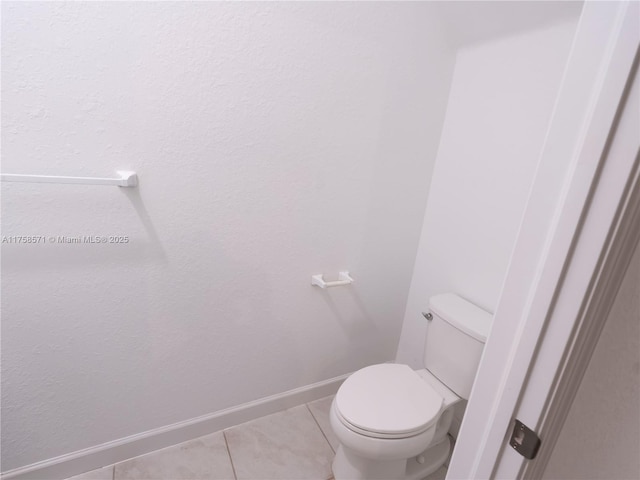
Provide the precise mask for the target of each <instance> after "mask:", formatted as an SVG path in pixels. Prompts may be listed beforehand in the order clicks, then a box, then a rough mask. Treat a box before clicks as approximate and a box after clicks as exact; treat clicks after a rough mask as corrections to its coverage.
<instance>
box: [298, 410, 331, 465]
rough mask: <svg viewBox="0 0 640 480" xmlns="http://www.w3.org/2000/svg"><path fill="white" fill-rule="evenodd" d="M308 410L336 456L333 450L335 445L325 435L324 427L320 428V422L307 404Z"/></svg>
mask: <svg viewBox="0 0 640 480" xmlns="http://www.w3.org/2000/svg"><path fill="white" fill-rule="evenodd" d="M305 405H306V407H307V410H309V413H310V414H311V418H313V421H314V422H316V425H317V426H318V428H319V429H320V433H322V436H323V437H324V439H325V440H326V441H327V443H328V444H329V448H330V449H331V451H332V452H333V453H334V454H335V453H336V451H335V450H334V449H333V445H331V442H330V441H329V439H328V438H327V435H326V434H325V433H324V430H322V427H321V426H320V423H319V422H318V419H317V418H316V416H315V415H314V414H313V411H312V410H311V407H309V404H308V403H305Z"/></svg>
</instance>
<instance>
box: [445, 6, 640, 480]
mask: <svg viewBox="0 0 640 480" xmlns="http://www.w3.org/2000/svg"><path fill="white" fill-rule="evenodd" d="M639 17H640V11H639V5H638V4H637V3H636V2H586V3H585V6H584V9H583V12H582V16H581V19H580V22H579V24H578V28H577V32H576V37H575V39H574V45H573V47H572V53H571V55H570V58H569V62H568V65H567V69H566V71H565V74H564V79H563V84H562V86H561V90H560V93H559V96H558V99H557V102H556V106H555V110H554V114H553V117H552V120H551V124H550V128H549V131H548V133H547V138H546V141H545V146H544V148H543V151H542V154H541V157H540V163H539V166H538V171H537V174H536V179H535V181H534V185H533V188H532V191H531V194H530V198H529V203H528V205H527V208H526V211H525V215H524V217H523V221H522V224H521V228H520V233H519V236H518V240H517V243H516V246H515V249H514V252H513V254H512V258H511V262H510V266H509V269H508V272H507V276H506V279H505V284H504V286H503V290H502V294H501V298H500V301H499V304H498V307H497V309H496V313H495V317H494V323H493V327H492V332H491V335H490V337H489V339H488V341H487V344H486V346H485V351H484V354H483V358H482V361H481V364H480V367H479V369H478V375H477V377H476V382H475V385H474V388H473V391H472V393H471V397H470V399H469V405H468V407H467V411H466V414H465V418H464V420H463V423H462V427H461V430H460V434H459V437H458V442H457V444H456V447H455V450H454V453H453V457H452V460H451V464H450V468H449V472H448V474H447V479H485V478H509V479H514V478H539V475H540V473H541V472H542V471H543V470H544V466H545V464H546V463H545V462H546V459H548V453H549V451H550V448H552V446H553V443H554V442H555V438H554V436H555V437H556V438H557V435H558V433H559V430H560V427H561V424H562V419H563V418H564V417H563V412H564V414H565V415H566V409H567V408H568V405H570V403H571V401H572V398H573V397H572V392H573V394H575V389H577V385H578V384H579V380H580V378H581V372H580V368H581V365H582V364H584V363H586V362H585V359H587V360H588V358H589V357H590V354H591V352H592V351H593V347H594V346H595V342H596V341H597V336H598V334H599V331H598V329H597V328H596V325H597V322H596V321H595V320H597V318H600V317H598V315H602V313H603V312H606V311H608V308H609V307H610V305H611V302H612V300H613V297H614V296H615V291H616V290H617V284H619V282H620V280H621V278H622V275H621V274H620V271H622V274H623V273H624V268H623V267H624V265H626V263H625V261H626V262H628V260H629V258H630V255H631V252H632V251H633V248H632V247H633V245H635V243H636V241H637V237H638V235H640V232H639V231H638V229H639V227H638V225H640V221H639V220H640V214H639V213H638V210H640V206H639V203H640V198H639V197H640V194H639V193H638V190H640V187H639V186H638V169H639V166H638V142H639V140H638V132H639V131H640V129H639V125H638V105H639V101H640V100H639V99H638V79H637V77H636V76H635V75H634V72H636V71H637V62H638V60H637V55H638V45H639V43H640V40H639V39H640V31H639V30H640V27H639V25H638V19H639ZM634 222H635V223H634ZM616 282H617V284H616ZM604 318H606V316H605V317H604ZM582 373H584V372H583V371H582ZM515 418H518V419H519V420H521V421H522V422H524V423H525V424H526V425H528V426H529V427H531V428H532V429H534V430H535V431H537V432H538V433H541V432H544V438H543V442H542V447H541V449H540V452H539V456H538V457H537V458H536V459H535V460H525V459H524V457H522V456H520V455H519V454H518V453H516V452H515V451H514V450H513V449H512V448H511V447H510V446H509V445H508V440H509V437H510V436H511V431H512V428H513V425H514V419H515ZM541 437H543V436H542V434H541Z"/></svg>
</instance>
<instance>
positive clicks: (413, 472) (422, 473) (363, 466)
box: [332, 436, 451, 480]
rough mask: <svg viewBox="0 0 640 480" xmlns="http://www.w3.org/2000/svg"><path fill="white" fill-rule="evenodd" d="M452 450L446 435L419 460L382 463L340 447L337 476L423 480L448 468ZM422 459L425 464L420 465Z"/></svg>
mask: <svg viewBox="0 0 640 480" xmlns="http://www.w3.org/2000/svg"><path fill="white" fill-rule="evenodd" d="M450 450H451V442H450V440H449V437H448V436H445V437H444V438H443V439H442V440H441V441H439V442H438V443H436V444H434V445H431V446H430V447H429V448H428V449H427V450H425V451H424V452H423V453H422V454H420V455H418V456H416V457H411V458H409V459H400V460H384V461H379V460H372V459H370V458H364V457H360V456H358V455H356V454H354V453H353V451H352V450H350V449H348V448H344V447H343V446H342V445H340V447H338V451H337V452H336V456H335V458H334V460H333V465H332V467H333V475H334V477H335V480H422V479H423V478H424V477H426V476H428V475H431V474H432V473H433V472H435V471H436V470H438V469H439V468H440V467H441V466H442V465H444V462H445V461H446V460H447V457H448V456H449V452H450ZM421 457H422V458H424V461H423V462H422V463H419V462H418V459H421V460H422V458H421Z"/></svg>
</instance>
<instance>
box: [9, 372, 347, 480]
mask: <svg viewBox="0 0 640 480" xmlns="http://www.w3.org/2000/svg"><path fill="white" fill-rule="evenodd" d="M347 377H348V375H341V376H339V377H335V378H331V379H329V380H324V381H322V382H318V383H314V384H311V385H307V386H305V387H300V388H296V389H294V390H289V391H287V392H284V393H280V394H277V395H272V396H270V397H265V398H261V399H259V400H255V401H253V402H248V403H244V404H242V405H238V406H236V407H232V408H227V409H225V410H220V411H218V412H214V413H211V414H208V415H203V416H201V417H196V418H192V419H190V420H185V421H183V422H178V423H174V424H172V425H167V426H164V427H161V428H156V429H154V430H149V431H147V432H143V433H139V434H136V435H131V436H129V437H125V438H121V439H118V440H114V441H111V442H107V443H103V444H102V445H97V446H95V447H90V448H86V449H84V450H78V451H76V452H72V453H68V454H65V455H61V456H59V457H55V458H50V459H48V460H43V461H41V462H37V463H33V464H31V465H27V466H25V467H20V468H16V469H13V470H8V471H6V472H2V473H1V474H0V478H1V479H2V480H61V479H64V478H69V477H72V476H74V475H79V474H81V473H84V472H88V471H91V470H95V469H98V468H101V467H104V466H106V465H112V464H114V463H118V462H122V461H124V460H127V459H129V458H133V457H138V456H140V455H144V454H145V453H149V452H152V451H154V450H158V449H160V448H165V447H169V446H171V445H177V444H178V443H182V442H186V441H189V440H193V439H194V438H198V437H202V436H204V435H208V434H210V433H214V432H218V431H220V430H224V429H225V428H229V427H233V426H234V425H239V424H241V423H245V422H248V421H250V420H254V419H256V418H259V417H263V416H264V415H269V414H271V413H276V412H279V411H281V410H285V409H287V408H291V407H295V406H297V405H302V404H304V403H307V402H312V401H314V400H318V399H320V398H323V397H326V396H328V395H333V394H335V393H336V392H337V391H338V387H339V386H340V384H341V383H342V382H343V381H344V379H345V378H347Z"/></svg>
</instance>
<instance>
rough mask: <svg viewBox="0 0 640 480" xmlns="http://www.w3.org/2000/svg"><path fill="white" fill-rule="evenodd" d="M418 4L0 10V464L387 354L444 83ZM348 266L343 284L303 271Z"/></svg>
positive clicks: (445, 62)
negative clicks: (318, 285)
mask: <svg viewBox="0 0 640 480" xmlns="http://www.w3.org/2000/svg"><path fill="white" fill-rule="evenodd" d="M441 29H442V26H441V24H440V22H438V21H437V19H436V18H435V17H434V16H433V15H431V5H429V4H416V3H402V4H384V3H383V4H378V3H348V4H347V3H323V2H318V3H307V2H302V3H242V2H238V3H208V2H202V3H195V2H194V3H183V2H180V3H170V2H138V3H124V2H110V3H98V2H78V3H60V2H51V3H32V2H18V3H11V2H3V4H2V161H3V164H2V168H3V171H4V172H7V173H37V174H49V175H86V176H110V175H112V174H113V173H114V171H115V170H117V169H133V170H136V171H137V172H138V173H139V175H140V182H141V183H140V187H139V188H138V189H135V190H122V189H118V188H116V187H97V186H71V185H29V184H3V185H2V228H3V231H2V233H3V235H5V236H14V235H43V236H45V237H49V236H58V235H60V236H75V235H123V236H128V237H129V242H128V243H127V244H124V245H122V244H120V245H118V244H107V245H95V244H94V245H88V244H85V245H73V244H65V245H63V244H52V243H50V242H48V243H46V244H38V245H16V244H3V245H2V247H3V257H2V261H3V265H2V314H3V315H2V368H3V371H2V408H3V411H2V442H3V444H2V455H3V458H2V467H3V470H8V469H12V468H16V467H19V466H23V465H27V464H30V463H33V462H35V461H39V460H43V459H47V458H51V457H54V456H57V455H60V454H64V453H66V452H72V451H76V450H79V449H81V448H85V447H90V446H93V445H96V444H100V443H103V442H105V441H109V440H113V439H117V438H121V437H125V436H127V435H131V434H135V433H139V432H142V431H145V430H148V429H152V428H156V427H160V426H163V425H167V424H170V423H173V422H177V421H181V420H185V419H189V418H193V417H196V416H198V415H203V414H206V413H210V412H214V411H217V410H219V409H222V408H225V407H229V406H233V405H237V404H240V403H243V402H246V401H249V400H253V399H257V398H260V397H263V396H266V395H270V394H274V393H279V392H283V391H286V390H288V389H291V388H295V387H299V386H302V385H307V384H310V383H313V382H316V381H320V380H323V379H327V378H330V377H333V376H336V375H340V374H343V373H346V372H349V371H352V370H355V369H357V368H359V367H362V366H364V365H366V364H369V363H373V362H380V361H385V360H389V359H391V358H392V357H393V355H394V352H395V348H396V345H397V341H398V338H399V333H400V328H401V320H402V315H403V312H404V308H405V303H406V297H407V291H408V287H409V282H410V279H411V271H412V268H413V264H414V259H415V252H416V248H417V243H418V238H419V235H420V226H421V224H422V219H423V218H424V208H425V202H426V197H427V191H428V188H429V184H430V174H431V168H432V164H433V160H434V158H435V154H436V148H437V143H438V138H439V135H440V130H441V123H442V119H443V116H444V109H445V103H446V101H447V98H448V88H449V83H450V77H451V72H452V68H453V60H454V57H453V53H452V52H451V51H450V50H449V49H448V48H447V46H446V45H445V44H444V43H443V40H442V32H441ZM341 269H349V270H350V271H351V272H352V274H353V276H354V277H355V279H356V284H355V286H354V288H353V289H337V290H334V291H331V292H328V293H322V292H320V291H318V290H317V289H314V288H312V287H311V286H310V285H309V283H310V275H311V274H314V273H319V272H328V273H334V274H335V273H336V272H338V271H339V270H341Z"/></svg>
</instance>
